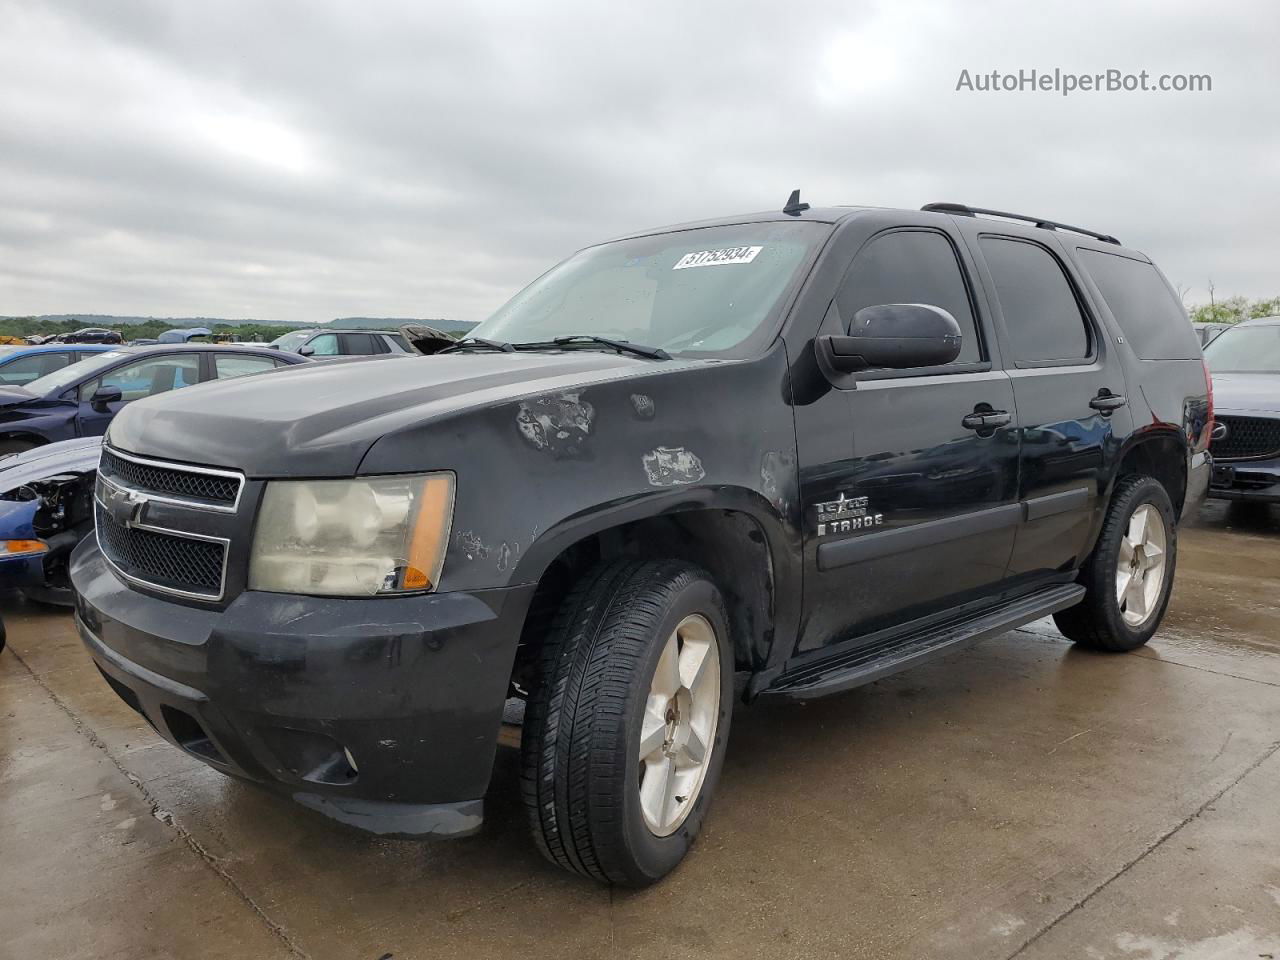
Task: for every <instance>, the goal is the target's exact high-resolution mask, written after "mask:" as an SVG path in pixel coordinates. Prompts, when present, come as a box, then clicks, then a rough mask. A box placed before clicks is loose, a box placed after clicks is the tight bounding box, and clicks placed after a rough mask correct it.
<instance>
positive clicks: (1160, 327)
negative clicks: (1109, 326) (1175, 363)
mask: <svg viewBox="0 0 1280 960" xmlns="http://www.w3.org/2000/svg"><path fill="white" fill-rule="evenodd" d="M1077 253H1079V254H1080V262H1081V263H1083V264H1084V268H1085V270H1087V271H1088V273H1089V276H1091V277H1092V278H1093V282H1094V283H1096V284H1097V285H1098V289H1099V290H1101V291H1102V299H1104V300H1106V301H1107V307H1108V308H1109V309H1110V310H1111V315H1112V316H1114V317H1115V318H1116V322H1117V323H1118V324H1120V329H1121V330H1123V331H1124V335H1125V337H1126V338H1127V339H1128V341H1129V346H1131V347H1133V352H1134V353H1136V354H1137V355H1138V356H1139V357H1141V358H1142V359H1143V360H1192V359H1195V358H1196V357H1198V356H1200V339H1199V337H1197V336H1196V331H1195V328H1194V327H1193V326H1191V321H1190V320H1189V319H1188V317H1187V313H1186V311H1185V310H1183V309H1182V304H1180V303H1179V302H1178V300H1177V298H1176V297H1174V295H1173V291H1172V290H1170V289H1169V285H1168V284H1167V283H1165V282H1164V277H1162V276H1160V271H1159V270H1157V269H1156V268H1155V267H1154V266H1152V265H1151V264H1149V263H1143V262H1142V261H1141V260H1134V259H1132V258H1130V257H1123V256H1119V255H1117V254H1114V253H1103V252H1102V251H1100V250H1088V249H1085V248H1083V247H1081V248H1077Z"/></svg>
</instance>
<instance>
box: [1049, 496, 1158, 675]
mask: <svg viewBox="0 0 1280 960" xmlns="http://www.w3.org/2000/svg"><path fill="white" fill-rule="evenodd" d="M1177 559H1178V527H1177V521H1176V518H1175V515H1174V512H1173V504H1172V503H1171V502H1170V501H1169V494H1168V493H1167V492H1165V489H1164V486H1163V485H1161V484H1160V482H1159V481H1157V480H1155V479H1153V478H1151V477H1144V476H1129V477H1124V478H1122V479H1121V480H1119V481H1118V482H1117V484H1116V488H1115V491H1114V492H1113V493H1112V496H1111V503H1110V505H1109V506H1108V508H1107V516H1106V519H1105V520H1104V521H1103V524H1102V532H1101V533H1100V534H1099V535H1098V542H1097V543H1096V544H1095V545H1094V548H1093V553H1091V554H1090V555H1089V559H1088V560H1086V561H1085V564H1084V567H1083V568H1082V569H1081V571H1080V583H1081V584H1083V585H1084V587H1085V589H1086V591H1087V592H1086V594H1085V598H1084V600H1082V601H1081V602H1080V603H1079V604H1078V605H1076V606H1074V607H1070V608H1068V609H1066V610H1062V611H1060V612H1058V613H1055V614H1054V615H1053V619H1054V622H1055V623H1056V624H1057V625H1058V629H1059V630H1061V631H1062V633H1063V634H1064V635H1065V636H1066V637H1067V639H1069V640H1073V641H1075V642H1076V643H1077V644H1079V645H1080V646H1082V647H1088V648H1089V649H1091V650H1105V651H1108V652H1112V653H1124V652H1127V651H1129V650H1136V649H1137V648H1138V647H1140V646H1142V645H1143V644H1144V643H1146V642H1147V641H1148V640H1150V639H1151V636H1152V634H1154V633H1155V632H1156V630H1157V628H1158V627H1159V626H1160V621H1161V620H1163V619H1164V613H1165V609H1166V608H1167V607H1168V605H1169V594H1170V593H1171V591H1172V589H1173V574H1174V567H1175V565H1176V563H1177Z"/></svg>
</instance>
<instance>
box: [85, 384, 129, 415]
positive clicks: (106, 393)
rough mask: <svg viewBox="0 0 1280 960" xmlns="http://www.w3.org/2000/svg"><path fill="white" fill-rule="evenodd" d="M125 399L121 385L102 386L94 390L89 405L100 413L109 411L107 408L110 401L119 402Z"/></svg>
mask: <svg viewBox="0 0 1280 960" xmlns="http://www.w3.org/2000/svg"><path fill="white" fill-rule="evenodd" d="M123 399H124V393H122V392H121V390H120V388H119V387H112V386H106V385H104V386H101V387H99V388H98V389H97V390H95V391H94V392H93V396H92V397H90V398H89V406H91V407H93V409H95V410H97V411H98V412H99V413H109V412H110V410H109V409H108V408H107V404H109V403H119V402H120V401H121V400H123Z"/></svg>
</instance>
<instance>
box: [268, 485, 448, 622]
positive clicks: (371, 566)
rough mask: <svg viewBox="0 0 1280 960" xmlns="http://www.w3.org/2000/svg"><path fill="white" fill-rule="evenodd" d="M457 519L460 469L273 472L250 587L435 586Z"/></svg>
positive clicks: (389, 590)
mask: <svg viewBox="0 0 1280 960" xmlns="http://www.w3.org/2000/svg"><path fill="white" fill-rule="evenodd" d="M452 520H453V474H452V473H428V474H418V475H416V476H393V477H362V478H359V479H356V480H272V481H270V482H269V483H268V484H267V491H266V493H265V494H264V495H263V498H262V509H261V510H260V511H259V514H258V527H257V531H256V532H255V533H254V537H253V552H252V554H251V555H250V558H249V589H250V590H271V591H275V592H277V593H303V594H313V595H318V596H330V597H352V596H372V595H375V594H396V593H411V592H416V591H421V590H434V589H435V587H436V584H438V583H439V582H440V568H441V567H442V566H443V565H444V554H445V548H446V547H447V546H448V545H449V525H450V523H451V522H452Z"/></svg>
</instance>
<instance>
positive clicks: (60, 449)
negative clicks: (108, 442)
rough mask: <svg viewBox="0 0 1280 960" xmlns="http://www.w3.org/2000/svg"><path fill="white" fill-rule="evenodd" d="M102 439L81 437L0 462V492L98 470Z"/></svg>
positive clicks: (51, 444)
mask: <svg viewBox="0 0 1280 960" xmlns="http://www.w3.org/2000/svg"><path fill="white" fill-rule="evenodd" d="M101 449H102V438H101V437H81V438H80V439H78V440H63V441H61V442H60V443H48V444H45V445H44V446H43V447H36V448H35V449H34V450H28V451H27V452H26V453H20V454H18V455H17V456H13V457H6V458H5V459H4V460H0V493H8V492H9V491H10V490H16V489H17V488H18V487H21V486H23V485H24V484H28V483H33V482H35V481H36V480H47V479H48V478H49V477H55V476H57V475H58V474H60V473H89V472H91V471H94V470H97V469H98V454H99V452H100V451H101Z"/></svg>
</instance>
